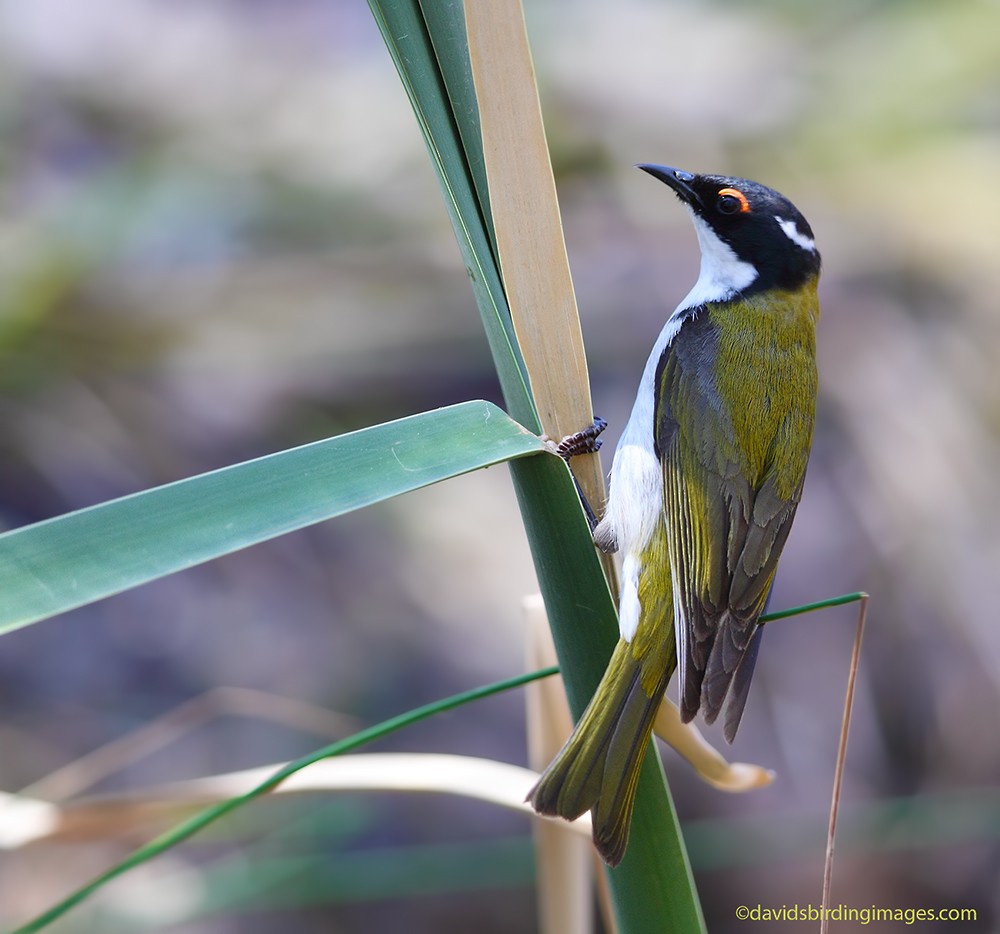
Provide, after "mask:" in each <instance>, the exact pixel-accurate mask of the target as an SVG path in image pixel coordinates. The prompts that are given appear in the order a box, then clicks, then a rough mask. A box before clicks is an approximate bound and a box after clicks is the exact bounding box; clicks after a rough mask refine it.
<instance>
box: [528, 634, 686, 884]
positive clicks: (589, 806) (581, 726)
mask: <svg viewBox="0 0 1000 934" xmlns="http://www.w3.org/2000/svg"><path fill="white" fill-rule="evenodd" d="M663 643H664V644H663V645H662V647H661V649H660V651H659V652H658V653H654V652H651V651H650V650H651V648H652V646H651V645H650V643H649V642H647V641H646V640H644V639H642V633H641V632H640V633H639V634H638V637H637V638H636V639H635V640H633V642H631V643H629V642H626V641H625V640H624V639H622V640H620V641H619V642H618V646H617V648H616V649H615V651H614V654H613V655H612V657H611V661H610V663H609V664H608V669H607V671H606V672H605V673H604V677H603V678H602V679H601V683H600V685H598V688H597V691H596V692H595V693H594V696H593V698H592V699H591V701H590V703H589V704H588V705H587V709H586V710H585V711H584V713H583V716H582V717H581V718H580V722H579V723H577V725H576V728H575V729H574V730H573V733H572V735H571V736H570V738H569V739H568V740H567V742H566V745H565V746H563V748H562V750H561V751H560V752H559V755H558V756H556V758H555V760H554V761H553V762H552V764H551V765H550V766H549V767H548V768H547V769H546V770H545V772H544V774H543V775H542V777H541V778H540V779H539V781H538V784H536V785H535V787H534V788H533V789H532V790H531V792H530V793H529V795H528V800H529V801H530V802H531V805H532V806H533V807H534V808H535V810H536V811H538V812H539V813H541V814H549V815H553V816H559V817H564V818H566V819H567V820H575V819H576V818H577V817H579V816H580V815H581V814H583V813H584V812H585V811H588V810H589V811H592V812H593V813H592V815H591V816H592V819H593V822H594V845H595V846H596V847H597V850H598V852H599V853H600V854H601V856H602V857H603V858H604V860H605V862H607V863H608V864H610V865H611V866H617V865H618V863H620V862H621V859H622V857H623V856H624V855H625V847H626V844H627V843H628V831H629V825H630V823H631V820H632V806H633V803H634V801H635V789H636V784H637V782H638V780H639V768H640V766H641V765H642V758H643V754H644V753H645V751H646V747H647V746H648V744H649V737H650V735H651V734H652V731H653V719H654V718H655V716H656V710H657V708H658V707H659V705H660V701H661V700H662V698H663V693H664V691H665V690H666V687H667V681H668V680H669V679H670V675H671V673H672V672H673V668H674V655H673V638H672V633H671V634H670V638H669V640H667V639H664V640H663ZM655 655H659V656H661V657H659V658H657V657H651V656H655Z"/></svg>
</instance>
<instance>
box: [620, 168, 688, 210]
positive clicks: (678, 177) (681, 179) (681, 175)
mask: <svg viewBox="0 0 1000 934" xmlns="http://www.w3.org/2000/svg"><path fill="white" fill-rule="evenodd" d="M636 168H637V169H642V170H643V172H648V173H649V174H650V175H652V176H653V178H658V179H659V180H660V181H661V182H663V183H664V184H666V185H669V186H670V187H671V188H673V190H674V192H675V194H676V195H677V197H678V198H680V199H681V201H683V202H684V203H685V204H690V205H691V206H692V207H693V206H695V205H698V206H701V198H700V196H699V195H698V193H697V192H696V191H695V190H694V189H693V188H692V187H691V182H693V181H694V178H695V177H694V176H693V175H692V174H691V173H690V172H685V171H684V170H683V169H675V168H674V167H673V166H670V165H655V164H653V163H645V162H644V163H640V164H639V165H637V166H636Z"/></svg>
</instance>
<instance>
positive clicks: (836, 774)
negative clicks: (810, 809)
mask: <svg viewBox="0 0 1000 934" xmlns="http://www.w3.org/2000/svg"><path fill="white" fill-rule="evenodd" d="M867 615H868V594H862V595H861V603H860V606H859V607H858V628H857V631H856V632H855V634H854V648H853V649H852V651H851V667H850V671H849V672H848V675H847V694H846V696H845V698H844V718H843V720H842V721H841V724H840V743H839V745H838V747H837V765H836V767H835V768H834V771H833V800H832V801H831V803H830V823H829V825H828V827H827V831H826V860H825V862H824V864H823V896H822V899H821V901H820V906H821V912H820V922H819V930H820V934H827V932H828V931H829V929H830V918H829V908H830V889H831V887H832V884H833V844H834V840H835V838H836V835H837V816H838V813H839V811H840V792H841V787H842V785H843V782H844V762H845V761H846V759H847V733H848V731H849V730H850V727H851V710H852V708H853V707H854V686H855V682H856V681H857V676H858V664H859V663H860V660H861V638H862V636H863V635H864V631H865V617H866V616H867Z"/></svg>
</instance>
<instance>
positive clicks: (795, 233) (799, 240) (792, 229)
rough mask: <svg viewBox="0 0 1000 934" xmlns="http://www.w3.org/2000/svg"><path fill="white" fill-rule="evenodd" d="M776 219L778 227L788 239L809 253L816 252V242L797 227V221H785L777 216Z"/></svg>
mask: <svg viewBox="0 0 1000 934" xmlns="http://www.w3.org/2000/svg"><path fill="white" fill-rule="evenodd" d="M774 219H775V220H776V221H777V222H778V226H779V227H780V228H781V232H782V233H783V234H784V235H785V236H786V237H788V239H789V240H791V241H792V243H794V244H795V245H796V246H800V247H802V249H803V250H805V251H806V252H807V253H815V252H816V241H815V240H813V238H812V237H807V236H806V235H805V234H804V233H802V231H801V230H799V228H798V227H797V226H796V224H795V221H790V220H785V219H784V218H782V217H779V216H778V215H777V214H775V215H774Z"/></svg>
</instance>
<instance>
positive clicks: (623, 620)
mask: <svg viewBox="0 0 1000 934" xmlns="http://www.w3.org/2000/svg"><path fill="white" fill-rule="evenodd" d="M639 570H640V565H639V556H638V555H637V554H636V553H635V552H633V551H630V552H627V553H626V555H625V560H624V561H622V592H621V599H620V600H619V602H618V629H619V631H620V632H621V634H622V638H623V639H624V640H625V641H626V642H631V641H632V639H633V638H634V637H635V633H636V630H637V629H638V628H639V616H640V614H641V611H642V607H641V606H640V605H639Z"/></svg>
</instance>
